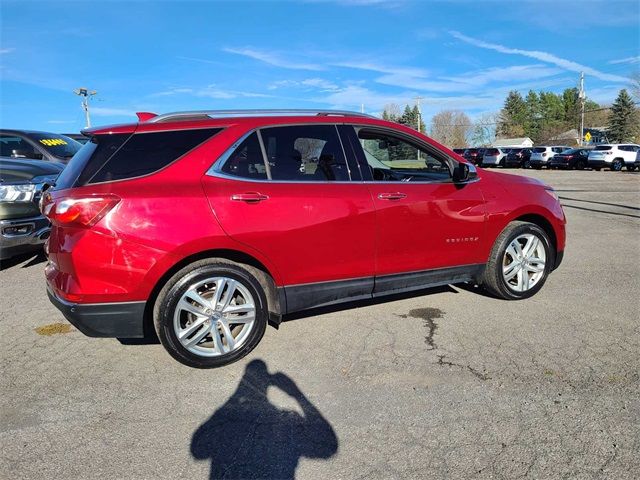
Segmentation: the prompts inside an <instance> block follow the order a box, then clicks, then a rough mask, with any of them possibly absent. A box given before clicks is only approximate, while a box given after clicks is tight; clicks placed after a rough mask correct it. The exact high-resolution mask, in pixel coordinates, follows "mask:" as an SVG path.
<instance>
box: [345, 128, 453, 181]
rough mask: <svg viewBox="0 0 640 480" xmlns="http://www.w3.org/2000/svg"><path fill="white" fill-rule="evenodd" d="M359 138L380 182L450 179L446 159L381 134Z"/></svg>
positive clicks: (361, 134)
mask: <svg viewBox="0 0 640 480" xmlns="http://www.w3.org/2000/svg"><path fill="white" fill-rule="evenodd" d="M358 138H359V139H360V143H361V145H362V149H363V150H364V155H365V158H366V159H367V163H368V164H369V167H370V168H371V173H372V176H373V179H374V180H376V181H404V182H408V181H434V180H449V179H450V178H451V173H450V171H449V166H448V165H447V164H446V162H445V161H444V160H441V159H439V158H437V157H436V156H434V155H433V154H432V153H431V152H428V151H427V150H426V149H424V148H422V147H420V146H417V145H415V144H413V143H409V142H408V141H406V140H403V139H400V138H397V137H394V136H392V135H387V134H385V133H380V132H377V131H368V130H364V129H363V130H360V131H359V132H358Z"/></svg>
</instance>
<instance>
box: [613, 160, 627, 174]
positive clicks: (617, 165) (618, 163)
mask: <svg viewBox="0 0 640 480" xmlns="http://www.w3.org/2000/svg"><path fill="white" fill-rule="evenodd" d="M623 166H624V161H623V160H622V159H621V158H616V159H615V160H614V161H613V162H611V170H613V171H614V172H619V171H620V170H622V167H623Z"/></svg>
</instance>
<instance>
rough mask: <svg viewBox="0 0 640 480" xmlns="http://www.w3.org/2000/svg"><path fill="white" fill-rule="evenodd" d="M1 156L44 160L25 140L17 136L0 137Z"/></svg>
mask: <svg viewBox="0 0 640 480" xmlns="http://www.w3.org/2000/svg"><path fill="white" fill-rule="evenodd" d="M0 156H3V157H13V158H34V159H40V158H42V154H40V153H37V152H36V150H35V148H33V146H31V144H30V143H29V142H27V141H26V140H25V139H24V138H20V137H17V136H15V135H0Z"/></svg>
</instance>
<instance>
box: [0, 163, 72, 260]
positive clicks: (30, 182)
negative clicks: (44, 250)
mask: <svg viewBox="0 0 640 480" xmlns="http://www.w3.org/2000/svg"><path fill="white" fill-rule="evenodd" d="M63 168H64V165H63V164H61V163H58V162H48V161H42V160H17V159H13V158H2V157H0V260H4V259H6V258H9V257H12V256H14V255H18V254H20V253H25V252H29V251H32V250H36V249H38V248H41V247H42V244H43V243H44V242H45V240H46V239H47V238H49V232H50V224H49V221H48V220H47V219H46V218H45V217H44V216H43V215H42V214H41V213H40V209H39V206H38V203H39V201H40V197H41V196H42V191H43V190H45V189H46V188H47V187H48V186H50V185H53V184H54V182H55V179H56V178H57V176H58V175H59V174H60V172H61V171H62V169H63Z"/></svg>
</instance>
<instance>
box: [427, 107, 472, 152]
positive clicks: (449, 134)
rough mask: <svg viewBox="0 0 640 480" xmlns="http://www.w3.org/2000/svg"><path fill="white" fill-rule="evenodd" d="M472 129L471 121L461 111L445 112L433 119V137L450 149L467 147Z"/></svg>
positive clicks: (437, 114)
mask: <svg viewBox="0 0 640 480" xmlns="http://www.w3.org/2000/svg"><path fill="white" fill-rule="evenodd" d="M471 128H472V124H471V120H469V117H467V115H466V114H465V113H464V112H462V111H460V110H443V111H441V112H439V113H436V114H435V115H434V116H433V118H432V119H431V136H432V137H433V138H434V139H435V140H437V141H438V142H440V143H442V144H444V145H446V146H448V147H450V148H464V147H466V146H467V145H468V141H467V138H468V136H469V133H470V132H471Z"/></svg>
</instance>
